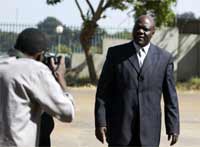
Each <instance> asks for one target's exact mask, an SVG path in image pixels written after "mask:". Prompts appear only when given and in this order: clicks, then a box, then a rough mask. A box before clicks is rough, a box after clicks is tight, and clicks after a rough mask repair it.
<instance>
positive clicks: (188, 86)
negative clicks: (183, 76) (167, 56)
mask: <svg viewBox="0 0 200 147" xmlns="http://www.w3.org/2000/svg"><path fill="white" fill-rule="evenodd" d="M177 88H178V89H180V90H200V77H193V78H191V79H190V80H189V81H186V82H179V83H177Z"/></svg>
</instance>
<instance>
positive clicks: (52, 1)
mask: <svg viewBox="0 0 200 147" xmlns="http://www.w3.org/2000/svg"><path fill="white" fill-rule="evenodd" d="M61 1H63V0H47V4H49V5H54V4H56V3H59V2H61Z"/></svg>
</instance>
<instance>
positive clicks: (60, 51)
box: [55, 44, 72, 55]
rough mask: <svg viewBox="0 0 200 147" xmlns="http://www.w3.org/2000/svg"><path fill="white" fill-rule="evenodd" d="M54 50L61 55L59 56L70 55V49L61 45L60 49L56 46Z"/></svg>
mask: <svg viewBox="0 0 200 147" xmlns="http://www.w3.org/2000/svg"><path fill="white" fill-rule="evenodd" d="M55 49H56V50H57V51H58V53H61V54H68V55H71V54H72V49H71V48H69V47H67V46H66V45H64V44H61V45H60V48H59V46H56V47H55Z"/></svg>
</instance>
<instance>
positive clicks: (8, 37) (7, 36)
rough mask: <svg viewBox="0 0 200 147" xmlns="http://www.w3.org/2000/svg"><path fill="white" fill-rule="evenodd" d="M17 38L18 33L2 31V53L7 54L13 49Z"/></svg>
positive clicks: (0, 40)
mask: <svg viewBox="0 0 200 147" xmlns="http://www.w3.org/2000/svg"><path fill="white" fill-rule="evenodd" d="M16 38H17V33H14V32H4V31H2V32H1V31H0V42H1V43H0V52H7V51H8V50H9V49H11V48H13V45H14V44H15V40H16Z"/></svg>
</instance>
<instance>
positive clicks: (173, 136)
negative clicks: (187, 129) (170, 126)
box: [168, 134, 178, 146]
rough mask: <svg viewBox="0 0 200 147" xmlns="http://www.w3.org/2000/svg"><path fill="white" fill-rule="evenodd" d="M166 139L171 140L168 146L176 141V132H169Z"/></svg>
mask: <svg viewBox="0 0 200 147" xmlns="http://www.w3.org/2000/svg"><path fill="white" fill-rule="evenodd" d="M168 140H171V143H170V146H172V145H174V144H175V143H176V142H177V141H178V134H169V135H168Z"/></svg>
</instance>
